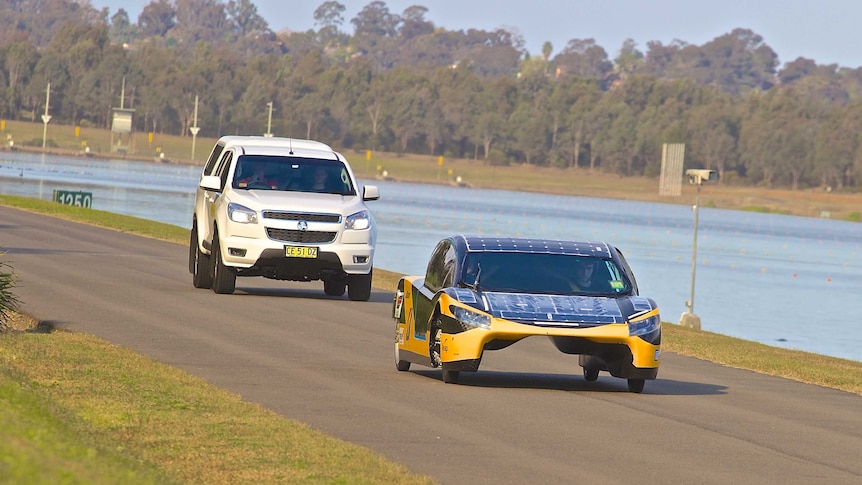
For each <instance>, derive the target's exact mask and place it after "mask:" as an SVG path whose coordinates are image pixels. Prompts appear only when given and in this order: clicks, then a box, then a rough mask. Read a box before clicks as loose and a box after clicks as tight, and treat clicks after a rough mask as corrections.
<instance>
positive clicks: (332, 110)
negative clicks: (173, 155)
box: [0, 0, 862, 188]
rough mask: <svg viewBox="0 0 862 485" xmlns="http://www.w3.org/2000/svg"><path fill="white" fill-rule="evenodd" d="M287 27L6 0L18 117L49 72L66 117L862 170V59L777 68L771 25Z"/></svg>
mask: <svg viewBox="0 0 862 485" xmlns="http://www.w3.org/2000/svg"><path fill="white" fill-rule="evenodd" d="M343 12H344V6H343V5H341V4H340V3H338V2H336V1H326V2H324V3H322V4H321V5H320V7H318V9H317V10H316V11H315V21H316V27H317V30H310V31H308V32H300V33H291V32H281V33H273V32H271V31H270V30H269V28H268V26H267V24H266V22H265V21H264V20H263V19H262V18H260V17H259V16H258V15H257V13H256V8H255V7H254V5H253V4H252V3H251V2H249V1H248V0H230V1H229V2H227V3H223V2H221V1H219V0H174V1H169V0H158V1H154V2H151V3H150V4H149V5H147V6H146V7H144V9H143V11H142V13H141V15H140V17H139V18H138V22H137V23H135V24H133V23H131V22H130V21H129V18H128V15H127V14H126V13H125V12H124V11H122V10H120V11H118V12H117V13H115V14H114V15H113V16H110V18H109V12H108V11H107V10H102V11H96V10H95V9H93V8H92V7H90V6H89V4H88V2H86V1H83V2H82V1H77V2H72V1H69V0H39V1H36V0H16V1H9V0H5V1H3V2H0V41H2V43H0V67H2V70H0V86H2V87H4V90H3V91H2V97H0V117H5V118H27V119H31V120H38V116H39V115H40V114H41V113H42V112H43V110H44V102H45V98H46V96H45V89H46V86H47V84H48V83H49V82H50V83H51V106H50V112H51V114H52V116H53V117H54V118H53V119H56V120H59V121H60V122H66V123H75V124H81V125H87V124H90V125H95V126H103V127H108V126H109V125H110V120H111V109H112V108H114V107H118V106H119V100H120V86H121V84H122V82H123V79H125V87H126V89H125V98H124V99H125V107H126V108H134V109H135V110H136V121H135V129H136V130H139V131H154V132H168V133H180V134H183V135H187V134H188V133H189V130H188V128H189V126H190V125H191V123H192V121H193V116H194V107H195V104H194V100H195V97H196V96H197V97H198V98H199V99H200V104H199V106H198V125H199V126H201V127H202V131H201V134H203V135H209V136H218V135H221V134H255V133H258V134H259V133H263V132H264V131H265V130H266V123H267V114H268V113H267V105H268V103H270V102H272V103H273V108H274V112H273V119H272V123H273V132H274V133H276V134H279V135H286V136H296V137H307V138H316V139H321V140H325V141H327V142H329V143H331V144H333V145H336V146H341V147H344V148H351V147H355V148H369V149H375V150H390V151H398V152H418V153H430V154H435V155H438V154H445V155H448V156H454V157H468V158H474V159H480V160H485V161H487V162H489V163H527V164H535V165H552V166H559V167H571V168H581V167H590V168H592V169H602V170H606V171H611V172H615V173H619V174H620V175H655V174H657V173H658V172H659V170H660V162H661V161H660V158H659V157H660V154H661V144H662V143H669V142H678V143H686V145H687V153H686V158H687V165H689V166H701V167H705V168H711V169H716V170H719V171H721V172H722V176H723V177H722V178H723V180H725V181H738V182H740V183H753V184H764V185H768V186H774V185H780V186H787V187H792V188H800V187H811V186H820V185H830V186H833V187H837V188H843V187H857V186H858V185H859V184H860V183H862V147H860V138H859V133H861V132H862V105H860V102H859V101H858V93H859V91H860V86H862V70H860V69H847V68H838V66H822V65H817V64H816V63H815V62H814V61H813V60H808V59H797V60H795V61H793V62H790V63H787V64H785V65H784V66H783V67H782V68H780V69H779V66H778V58H777V55H776V54H775V53H774V52H773V51H772V49H771V48H769V46H768V45H766V44H765V43H764V42H763V39H762V38H761V37H760V36H758V35H757V34H755V33H753V32H751V31H749V30H745V29H736V30H733V31H732V32H730V33H728V34H725V35H722V36H720V37H717V38H716V39H714V40H713V41H710V42H708V43H706V44H704V45H703V46H693V45H688V44H685V43H683V42H679V41H677V42H674V43H672V44H670V45H662V44H660V43H657V42H651V43H649V44H648V50H647V51H646V53H642V52H640V51H639V50H638V49H637V46H636V45H635V44H634V42H632V41H627V42H625V43H624V44H623V45H622V46H621V48H620V49H619V52H618V53H617V56H616V57H615V58H614V59H613V60H610V59H609V58H608V55H607V53H606V51H605V50H604V49H603V48H602V47H601V46H598V45H597V44H595V42H593V41H592V40H590V39H586V40H584V39H573V40H572V41H570V42H569V43H568V44H567V46H565V48H564V49H563V50H562V51H560V52H559V53H558V54H556V55H553V47H552V46H551V45H550V44H546V45H545V48H544V49H543V52H542V53H541V55H537V56H530V55H529V54H528V53H526V52H525V51H524V49H523V40H522V39H520V37H519V36H518V35H517V34H516V33H511V32H506V31H503V30H499V31H495V32H486V31H479V30H469V31H467V32H464V31H457V32H455V31H448V30H446V29H443V28H439V27H437V26H434V25H433V24H432V23H431V22H429V21H427V20H425V18H424V16H425V14H426V13H427V9H426V8H425V7H421V6H412V7H410V8H408V9H407V10H405V11H404V12H403V13H402V14H401V15H397V14H393V13H392V12H390V11H389V10H388V8H387V7H386V5H385V3H384V2H382V1H372V2H370V3H369V4H368V5H367V6H366V7H365V8H364V9H363V10H362V11H360V13H359V14H358V15H357V16H356V17H355V18H354V19H352V20H351V21H350V23H351V24H352V25H353V28H354V33H353V34H352V35H348V34H347V33H345V32H344V31H343V27H344V19H343V16H342V15H343Z"/></svg>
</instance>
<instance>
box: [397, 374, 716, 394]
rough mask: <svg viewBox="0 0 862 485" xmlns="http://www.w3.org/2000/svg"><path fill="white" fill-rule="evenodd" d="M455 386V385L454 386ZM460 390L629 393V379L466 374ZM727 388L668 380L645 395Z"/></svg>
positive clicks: (461, 378) (648, 388)
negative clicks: (589, 380) (594, 379)
mask: <svg viewBox="0 0 862 485" xmlns="http://www.w3.org/2000/svg"><path fill="white" fill-rule="evenodd" d="M411 372H412V373H413V374H416V375H420V376H423V377H427V378H429V379H434V380H439V381H441V382H440V384H441V385H443V382H442V377H441V375H440V371H439V370H431V369H427V370H426V369H422V370H415V371H411ZM450 385H451V384H450ZM457 385H459V386H472V387H499V388H509V389H545V390H557V391H600V392H626V393H627V392H629V390H628V386H627V384H626V380H625V379H619V378H616V377H611V376H609V375H607V374H602V375H601V376H600V377H599V380H598V381H595V382H587V381H585V380H584V379H583V378H582V377H580V376H576V375H569V374H544V373H517V372H497V371H482V370H480V371H479V372H462V373H461V374H460V376H459V378H458V384H457ZM726 391H727V387H725V386H717V385H713V384H704V383H698V382H681V381H674V380H667V379H660V378H659V379H656V380H653V381H647V383H646V386H645V387H644V391H643V393H644V394H657V395H666V396H707V395H719V394H725V393H726Z"/></svg>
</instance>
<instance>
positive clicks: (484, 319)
mask: <svg viewBox="0 0 862 485" xmlns="http://www.w3.org/2000/svg"><path fill="white" fill-rule="evenodd" d="M449 311H451V312H452V315H454V316H455V318H457V319H458V321H459V322H461V323H464V324H466V325H470V326H471V327H479V328H491V317H490V316H488V315H485V314H484V313H477V312H474V311H470V310H468V309H466V308H464V307H460V306H455V305H449Z"/></svg>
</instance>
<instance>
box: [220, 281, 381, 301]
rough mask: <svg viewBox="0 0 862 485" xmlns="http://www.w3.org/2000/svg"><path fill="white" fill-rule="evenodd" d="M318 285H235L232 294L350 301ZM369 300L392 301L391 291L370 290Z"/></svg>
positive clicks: (345, 296)
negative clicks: (253, 286) (284, 286)
mask: <svg viewBox="0 0 862 485" xmlns="http://www.w3.org/2000/svg"><path fill="white" fill-rule="evenodd" d="M319 286H320V285H316V284H314V283H309V287H308V288H307V289H305V288H302V289H300V288H247V287H240V286H237V288H236V293H234V295H237V296H270V297H273V296H275V297H282V298H307V299H314V300H344V301H350V300H349V299H348V298H347V293H345V294H344V295H343V296H328V295H326V294H325V293H324V292H323V288H322V287H319ZM368 301H369V302H373V303H392V292H391V291H385V290H380V291H374V290H372V291H371V298H369V299H368Z"/></svg>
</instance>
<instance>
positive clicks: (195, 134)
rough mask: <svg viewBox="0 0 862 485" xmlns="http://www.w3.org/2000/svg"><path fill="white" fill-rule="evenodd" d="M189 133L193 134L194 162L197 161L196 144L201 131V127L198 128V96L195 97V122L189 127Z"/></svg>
mask: <svg viewBox="0 0 862 485" xmlns="http://www.w3.org/2000/svg"><path fill="white" fill-rule="evenodd" d="M189 131H191V132H192V160H194V159H195V142H196V141H197V138H198V132H199V131H201V129H200V127H198V95H197V94H196V95H195V121H194V124H193V125H192V126H190V127H189Z"/></svg>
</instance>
